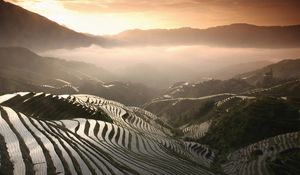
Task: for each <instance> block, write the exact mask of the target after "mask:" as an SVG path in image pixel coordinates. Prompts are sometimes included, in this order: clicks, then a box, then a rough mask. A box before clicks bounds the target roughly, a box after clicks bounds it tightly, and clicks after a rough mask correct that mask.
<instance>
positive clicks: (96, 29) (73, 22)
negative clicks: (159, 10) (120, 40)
mask: <svg viewBox="0 0 300 175" xmlns="http://www.w3.org/2000/svg"><path fill="white" fill-rule="evenodd" d="M16 4H17V5H20V6H21V7H23V8H25V9H27V10H30V11H32V12H35V13H38V14H40V15H42V16H45V17H46V18H48V19H50V20H52V21H55V22H57V23H58V24H60V25H64V26H66V27H68V28H70V29H73V30H75V31H77V32H82V33H90V34H94V35H111V34H117V33H120V32H122V31H124V30H129V29H135V28H139V29H150V28H156V27H157V25H158V22H156V20H155V18H154V17H151V16H149V15H148V16H147V17H146V15H144V14H143V13H138V12H130V13H126V14H124V13H105V14H104V13H92V14H89V13H80V12H76V11H71V10H68V9H66V8H64V6H63V4H62V3H61V1H53V0H43V1H20V2H18V3H16ZM91 24H92V25H91ZM91 26H93V27H91Z"/></svg>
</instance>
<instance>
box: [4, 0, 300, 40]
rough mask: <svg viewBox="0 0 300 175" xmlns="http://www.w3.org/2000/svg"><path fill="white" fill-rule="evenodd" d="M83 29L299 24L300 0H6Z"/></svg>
mask: <svg viewBox="0 0 300 175" xmlns="http://www.w3.org/2000/svg"><path fill="white" fill-rule="evenodd" d="M6 1H8V2H12V3H14V4H16V5H19V6H21V7H23V8H25V9H27V10H30V11H33V12H36V13H38V14H40V15H42V16H45V17H47V18H49V19H50V20H53V21H55V22H57V23H59V24H61V25H64V26H66V27H68V28H71V29H73V30H75V31H78V32H82V33H90V34H94V35H112V34H117V33H120V32H122V31H125V30H129V29H154V28H167V29H170V28H180V27H194V28H208V27H213V26H219V25H227V24H232V23H249V24H255V25H263V26H272V25H293V24H300V1H299V0H6Z"/></svg>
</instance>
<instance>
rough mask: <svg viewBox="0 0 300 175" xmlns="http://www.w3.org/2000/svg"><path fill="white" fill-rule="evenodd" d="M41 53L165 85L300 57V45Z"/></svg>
mask: <svg viewBox="0 0 300 175" xmlns="http://www.w3.org/2000/svg"><path fill="white" fill-rule="evenodd" d="M39 54H40V55H42V56H50V57H56V58H62V59H67V60H76V61H83V62H88V63H92V64H95V65H97V66H99V67H101V68H103V69H106V70H108V71H109V72H111V73H113V74H115V75H116V76H117V77H118V78H117V79H118V80H122V81H132V82H140V83H144V84H146V85H148V86H154V87H166V86H169V85H171V84H172V83H174V82H177V81H202V80H203V78H205V77H207V76H209V75H211V74H212V72H218V70H222V69H224V68H226V67H227V66H232V65H235V64H240V63H249V62H256V61H269V62H277V61H279V60H282V59H295V58H300V49H255V48H220V47H207V46H159V47H158V46H157V47H154V46H145V47H113V48H102V47H99V46H96V45H92V46H90V47H86V48H77V49H73V50H66V49H58V50H50V51H46V52H42V53H39ZM258 66H259V65H258ZM239 73H242V72H239ZM230 76H231V75H228V78H229V77H230Z"/></svg>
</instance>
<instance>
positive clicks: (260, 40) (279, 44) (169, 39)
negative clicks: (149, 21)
mask: <svg viewBox="0 0 300 175" xmlns="http://www.w3.org/2000/svg"><path fill="white" fill-rule="evenodd" d="M299 37H300V25H293V26H268V27H267V26H255V25H250V24H231V25H225V26H217V27H212V28H207V29H196V28H188V27H187V28H179V29H152V30H138V29H136V30H129V31H125V32H122V33H120V34H118V35H115V36H113V37H112V38H113V39H116V40H117V41H119V42H120V44H121V45H208V46H221V47H242V48H243V47H248V48H293V47H295V48H297V47H300V42H299V40H298V38H299Z"/></svg>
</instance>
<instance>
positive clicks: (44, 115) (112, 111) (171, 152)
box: [0, 92, 214, 175]
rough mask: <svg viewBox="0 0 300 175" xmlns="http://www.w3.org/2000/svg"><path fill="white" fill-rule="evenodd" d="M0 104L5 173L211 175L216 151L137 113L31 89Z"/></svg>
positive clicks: (92, 98)
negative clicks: (29, 91) (185, 139)
mask: <svg viewBox="0 0 300 175" xmlns="http://www.w3.org/2000/svg"><path fill="white" fill-rule="evenodd" d="M0 103H1V107H0V115H1V116H0V147H1V149H0V150H1V151H0V162H1V164H0V174H205V175H206V174H214V173H212V172H211V171H210V169H209V167H210V164H211V162H212V160H213V158H214V153H213V152H212V151H211V150H209V149H208V148H207V147H205V146H203V145H200V144H196V143H191V142H185V141H182V140H180V139H176V138H174V137H172V131H171V130H170V128H168V127H166V126H167V125H166V124H164V123H163V122H162V121H160V122H157V121H159V119H158V118H157V117H156V116H155V115H153V114H151V113H150V112H147V111H144V110H142V109H140V108H136V107H126V106H124V105H122V104H120V103H117V102H114V101H109V100H105V99H103V98H99V97H96V96H89V95H71V96H70V95H61V96H57V95H51V94H45V93H27V92H26V93H16V94H10V95H5V96H0ZM59 106H63V107H60V108H59ZM80 116H81V117H80Z"/></svg>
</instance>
